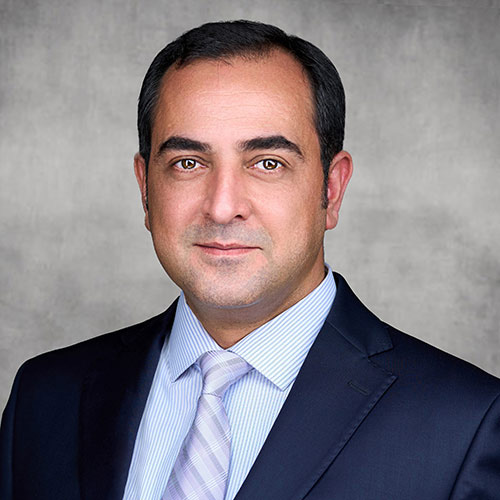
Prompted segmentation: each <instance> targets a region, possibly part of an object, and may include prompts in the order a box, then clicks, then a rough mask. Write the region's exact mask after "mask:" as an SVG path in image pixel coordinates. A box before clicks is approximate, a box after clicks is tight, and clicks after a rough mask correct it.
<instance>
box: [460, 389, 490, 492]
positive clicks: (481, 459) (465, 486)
mask: <svg viewBox="0 0 500 500" xmlns="http://www.w3.org/2000/svg"><path fill="white" fill-rule="evenodd" d="M478 498H480V499H481V500H498V499H499V498H500V395H499V396H497V398H496V399H495V400H494V401H493V403H492V404H491V405H490V407H489V409H488V411H487V412H486V413H485V415H484V417H483V419H482V421H481V423H480V425H479V427H478V429H477V431H476V434H475V436H474V439H473V440H472V442H471V445H470V447H469V450H468V452H467V454H466V456H465V459H464V461H463V463H462V467H461V468H460V472H459V474H458V476H457V479H456V481H455V485H454V487H453V491H452V494H451V496H450V500H473V499H478Z"/></svg>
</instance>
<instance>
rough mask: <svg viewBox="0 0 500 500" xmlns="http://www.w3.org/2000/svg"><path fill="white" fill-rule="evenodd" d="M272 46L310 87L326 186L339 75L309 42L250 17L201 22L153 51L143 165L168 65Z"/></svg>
mask: <svg viewBox="0 0 500 500" xmlns="http://www.w3.org/2000/svg"><path fill="white" fill-rule="evenodd" d="M276 49H281V50H283V51H285V52H287V53H288V54H290V55H291V56H293V57H294V58H295V59H296V60H297V61H298V62H299V63H300V65H301V66H302V68H303V70H304V72H305V74H306V76H307V79H308V81H309V84H310V86H311V91H312V95H313V100H314V123H315V126H316V131H317V134H318V138H319V142H320V147H321V163H322V165H323V171H324V176H325V189H326V179H327V176H328V169H329V167H330V163H331V161H332V158H333V157H334V156H335V154H337V153H338V152H339V151H340V150H341V149H342V145H343V141H344V124H345V96H344V88H343V86H342V82H341V80H340V77H339V74H338V72H337V70H336V68H335V66H334V65H333V63H332V62H331V61H330V59H328V57H326V55H325V54H324V53H323V52H322V51H321V50H320V49H318V48H317V47H316V46H314V45H313V44H311V43H310V42H308V41H306V40H303V39H301V38H298V37H296V36H291V35H287V34H286V33H285V32H284V31H283V30H281V29H280V28H278V27H276V26H271V25H269V24H263V23H258V22H253V21H243V20H242V21H227V22H219V23H207V24H204V25H202V26H199V27H198V28H194V29H192V30H190V31H188V32H186V33H184V34H183V35H181V36H180V37H179V38H177V39H176V40H174V41H173V42H171V43H170V44H168V45H167V46H166V47H165V48H164V49H163V50H161V51H160V52H159V53H158V54H157V56H156V57H155V59H154V60H153V62H152V63H151V66H150V67H149V69H148V71H147V73H146V76H145V78H144V81H143V84H142V88H141V93H140V96H139V108H138V119H137V126H138V131H139V152H140V153H141V155H142V157H143V158H144V160H145V161H146V168H147V166H148V164H149V157H150V154H151V130H152V126H153V122H154V117H155V112H156V111H157V102H158V95H159V92H160V87H161V82H162V78H163V75H164V74H165V72H166V71H167V70H168V69H169V68H170V67H171V66H173V65H174V66H175V67H177V68H181V67H183V66H186V65H188V64H189V63H192V62H193V61H197V60H208V59H211V60H227V59H231V58H233V57H235V56H243V57H249V58H251V57H259V56H263V55H265V54H268V53H269V52H270V51H272V50H276ZM325 203H326V200H325Z"/></svg>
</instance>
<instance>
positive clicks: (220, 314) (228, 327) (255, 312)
mask: <svg viewBox="0 0 500 500" xmlns="http://www.w3.org/2000/svg"><path fill="white" fill-rule="evenodd" d="M324 277H325V273H324V272H323V271H322V274H320V275H319V276H316V277H315V279H313V280H311V281H310V284H309V286H306V287H298V288H295V289H294V290H295V291H294V292H293V293H291V294H290V292H289V289H290V287H287V290H286V292H285V293H282V294H278V297H277V298H275V299H274V301H270V300H261V301H257V303H254V304H251V305H249V306H242V307H231V308H224V307H214V306H210V305H206V304H202V303H200V302H199V301H197V300H196V299H195V298H194V297H192V296H188V294H185V297H186V302H187V304H188V305H189V307H190V308H191V310H192V311H193V313H194V314H195V316H196V317H197V318H198V319H199V321H200V323H201V324H202V325H203V327H204V328H205V330H206V331H207V332H208V333H209V335H210V336H211V337H212V338H213V339H214V340H215V342H217V344H218V345H219V346H220V347H222V348H223V349H228V348H229V347H232V346H233V345H234V344H236V343H237V342H239V341H240V340H241V339H242V338H243V337H245V336H246V335H248V334H249V333H251V332H253V331H254V330H256V329H257V328H259V327H260V326H262V325H264V324H265V323H267V322H268V321H270V320H272V319H273V318H275V317H276V316H278V315H280V314H281V313H282V312H284V311H286V310H287V309H289V308H290V307H292V306H293V305H295V304H296V303H297V302H299V301H300V300H302V299H303V298H304V297H306V296H307V295H308V294H309V293H311V292H312V291H313V290H314V289H315V288H316V287H317V286H318V285H319V284H320V283H321V282H322V281H323V279H324Z"/></svg>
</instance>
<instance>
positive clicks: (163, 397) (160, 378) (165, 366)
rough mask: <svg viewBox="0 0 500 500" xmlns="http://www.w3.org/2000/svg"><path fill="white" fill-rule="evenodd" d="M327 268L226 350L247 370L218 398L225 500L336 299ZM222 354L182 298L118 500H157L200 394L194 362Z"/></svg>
mask: <svg viewBox="0 0 500 500" xmlns="http://www.w3.org/2000/svg"><path fill="white" fill-rule="evenodd" d="M335 292H336V287H335V280H334V278H333V274H332V271H331V269H330V268H328V272H327V275H326V277H325V279H324V280H323V281H322V282H321V284H320V285H319V286H318V287H317V288H315V289H314V290H313V291H312V292H311V293H310V294H309V295H307V296H306V297H304V298H303V299H302V300H301V301H300V302H297V304H295V305H293V306H292V307H290V308H289V309H287V310H286V311H284V312H283V313H281V314H280V315H279V316H276V317H275V318H273V319H272V320H271V321H269V322H267V323H266V324H264V325H262V326H261V327H259V328H257V329H256V330H254V331H253V332H252V333H250V334H249V335H247V336H245V337H244V338H243V339H241V340H240V341H239V342H238V343H236V344H235V345H234V346H232V347H231V348H230V349H229V350H230V351H233V352H234V353H236V354H238V355H239V356H241V357H242V358H243V359H244V360H245V361H246V362H247V363H249V364H250V365H251V366H252V367H253V369H252V370H251V371H250V372H249V373H248V374H247V375H245V376H244V377H243V378H241V379H240V380H238V381H237V382H236V383H235V384H233V385H232V386H231V387H230V388H229V389H228V390H227V391H226V393H225V394H224V398H223V401H224V406H225V408H226V411H227V415H228V419H229V424H230V426H231V459H230V466H229V479H228V486H227V491H226V497H225V498H226V500H232V499H233V498H234V497H235V496H236V493H237V492H238V490H239V489H240V487H241V485H242V483H243V481H244V480H245V478H246V476H247V474H248V472H249V471H250V469H251V467H252V465H253V463H254V461H255V459H256V458H257V455H258V454H259V451H260V449H261V448H262V445H263V444H264V441H265V440H266V438H267V435H268V434H269V431H270V430H271V427H272V426H273V424H274V421H275V420H276V417H277V416H278V413H279V412H280V410H281V407H282V406H283V403H284V402H285V399H286V398H287V396H288V394H289V392H290V389H291V388H292V385H293V382H294V381H295V378H296V377H297V374H298V372H299V370H300V368H301V366H302V363H303V362H304V359H305V357H306V355H307V353H308V351H309V349H310V347H311V345H312V343H313V342H314V340H315V338H316V336H317V334H318V333H319V330H320V329H321V327H322V325H323V323H324V321H325V319H326V316H327V315H328V312H329V310H330V307H331V305H332V302H333V299H334V298H335ZM220 349H221V348H220V347H219V346H218V345H217V343H216V342H215V341H214V340H213V339H212V337H210V335H209V334H208V333H207V332H206V330H205V329H204V328H203V326H202V325H201V323H200V322H199V321H198V319H197V318H196V316H195V315H194V314H193V312H192V311H191V309H190V308H189V306H188V305H187V303H186V301H185V298H184V295H183V294H181V296H180V299H179V302H178V305H177V310H176V314H175V320H174V324H173V326H172V332H171V334H170V338H169V340H168V342H165V345H164V346H163V349H162V352H161V355H160V360H159V363H158V367H157V369H156V373H155V376H154V379H153V383H152V386H151V390H150V393H149V396H148V400H147V403H146V407H145V409H144V413H143V415H142V419H141V423H140V426H139V430H138V433H137V437H136V441H135V447H134V452H133V455H132V462H131V464H130V468H129V475H128V479H127V484H126V486H125V494H124V497H123V498H124V500H160V499H161V498H162V495H163V492H164V490H165V487H166V485H167V481H168V478H169V476H170V472H171V470H172V468H173V466H174V463H175V460H176V458H177V455H178V453H179V450H180V448H181V445H182V442H183V440H184V438H185V436H186V435H187V433H188V431H189V429H190V427H191V425H192V423H193V420H194V417H195V414H196V406H197V402H198V398H199V396H200V394H201V389H202V378H201V373H200V370H199V367H198V364H197V360H198V358H199V357H200V356H201V355H202V354H203V353H205V352H207V351H211V350H220Z"/></svg>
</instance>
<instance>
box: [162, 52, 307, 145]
mask: <svg viewBox="0 0 500 500" xmlns="http://www.w3.org/2000/svg"><path fill="white" fill-rule="evenodd" d="M186 128H196V129H197V131H198V132H199V133H201V134H203V133H206V134H210V132H212V133H215V134H216V133H217V132H221V131H223V130H224V131H227V130H228V129H232V130H233V131H234V133H235V134H236V133H238V134H240V135H241V134H245V132H246V133H247V134H250V135H252V134H253V135H255V134H256V133H283V132H285V131H287V132H288V134H292V135H295V139H296V140H297V139H298V138H299V137H297V136H301V135H307V134H310V133H311V130H312V131H313V132H314V133H315V127H314V105H313V97H312V91H311V87H310V84H309V81H308V78H307V75H306V74H305V71H304V69H303V68H302V66H301V64H300V63H299V62H298V61H297V60H295V59H294V58H293V57H292V56H291V55H289V54H287V53H285V52H282V51H277V50H276V51H272V52H270V53H269V54H267V55H265V56H255V57H233V58H231V59H228V60H198V61H194V62H192V63H190V64H188V65H186V66H184V67H181V68H175V67H171V68H169V69H168V70H167V72H166V73H165V75H164V76H163V79H162V82H161V89H160V95H159V99H158V102H157V106H156V113H155V119H154V125H153V142H154V138H155V136H157V135H159V136H165V135H166V134H169V133H189V132H192V130H183V129H186ZM158 139H160V137H158ZM240 139H241V137H240Z"/></svg>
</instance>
